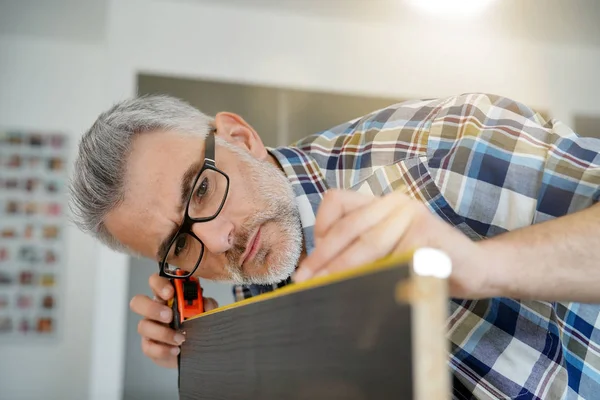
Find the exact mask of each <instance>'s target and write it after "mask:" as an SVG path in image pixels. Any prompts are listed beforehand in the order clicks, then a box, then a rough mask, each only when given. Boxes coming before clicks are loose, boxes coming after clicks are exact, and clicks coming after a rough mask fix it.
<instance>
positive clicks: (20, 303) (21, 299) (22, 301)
mask: <svg viewBox="0 0 600 400" xmlns="http://www.w3.org/2000/svg"><path fill="white" fill-rule="evenodd" d="M32 305H33V297H31V295H29V294H20V295H18V296H17V307H19V308H20V309H29V308H31V306H32Z"/></svg>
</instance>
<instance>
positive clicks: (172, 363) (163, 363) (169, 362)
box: [151, 356, 177, 368]
mask: <svg viewBox="0 0 600 400" xmlns="http://www.w3.org/2000/svg"><path fill="white" fill-rule="evenodd" d="M151 360H152V361H153V362H154V364H156V365H158V366H159V367H162V368H177V356H172V357H169V358H167V359H160V358H151Z"/></svg>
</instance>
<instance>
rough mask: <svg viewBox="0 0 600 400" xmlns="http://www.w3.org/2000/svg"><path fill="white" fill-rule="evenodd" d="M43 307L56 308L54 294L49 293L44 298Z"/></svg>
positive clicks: (47, 308)
mask: <svg viewBox="0 0 600 400" xmlns="http://www.w3.org/2000/svg"><path fill="white" fill-rule="evenodd" d="M42 307H43V308H45V309H46V310H51V309H53V308H54V296H52V295H50V294H48V295H45V296H44V297H43V298H42Z"/></svg>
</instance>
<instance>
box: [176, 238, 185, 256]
mask: <svg viewBox="0 0 600 400" xmlns="http://www.w3.org/2000/svg"><path fill="white" fill-rule="evenodd" d="M185 236H186V235H181V236H179V237H178V238H177V241H176V242H175V256H179V254H180V253H181V252H182V251H183V250H185V245H186V242H187V240H186V237H185Z"/></svg>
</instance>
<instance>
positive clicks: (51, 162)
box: [48, 157, 63, 171]
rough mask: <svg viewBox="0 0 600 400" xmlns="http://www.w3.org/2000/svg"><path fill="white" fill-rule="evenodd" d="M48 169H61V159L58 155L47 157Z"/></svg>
mask: <svg viewBox="0 0 600 400" xmlns="http://www.w3.org/2000/svg"><path fill="white" fill-rule="evenodd" d="M48 169H49V170H51V171H61V170H62V169H63V160H62V158H59V157H50V158H49V159H48Z"/></svg>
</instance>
